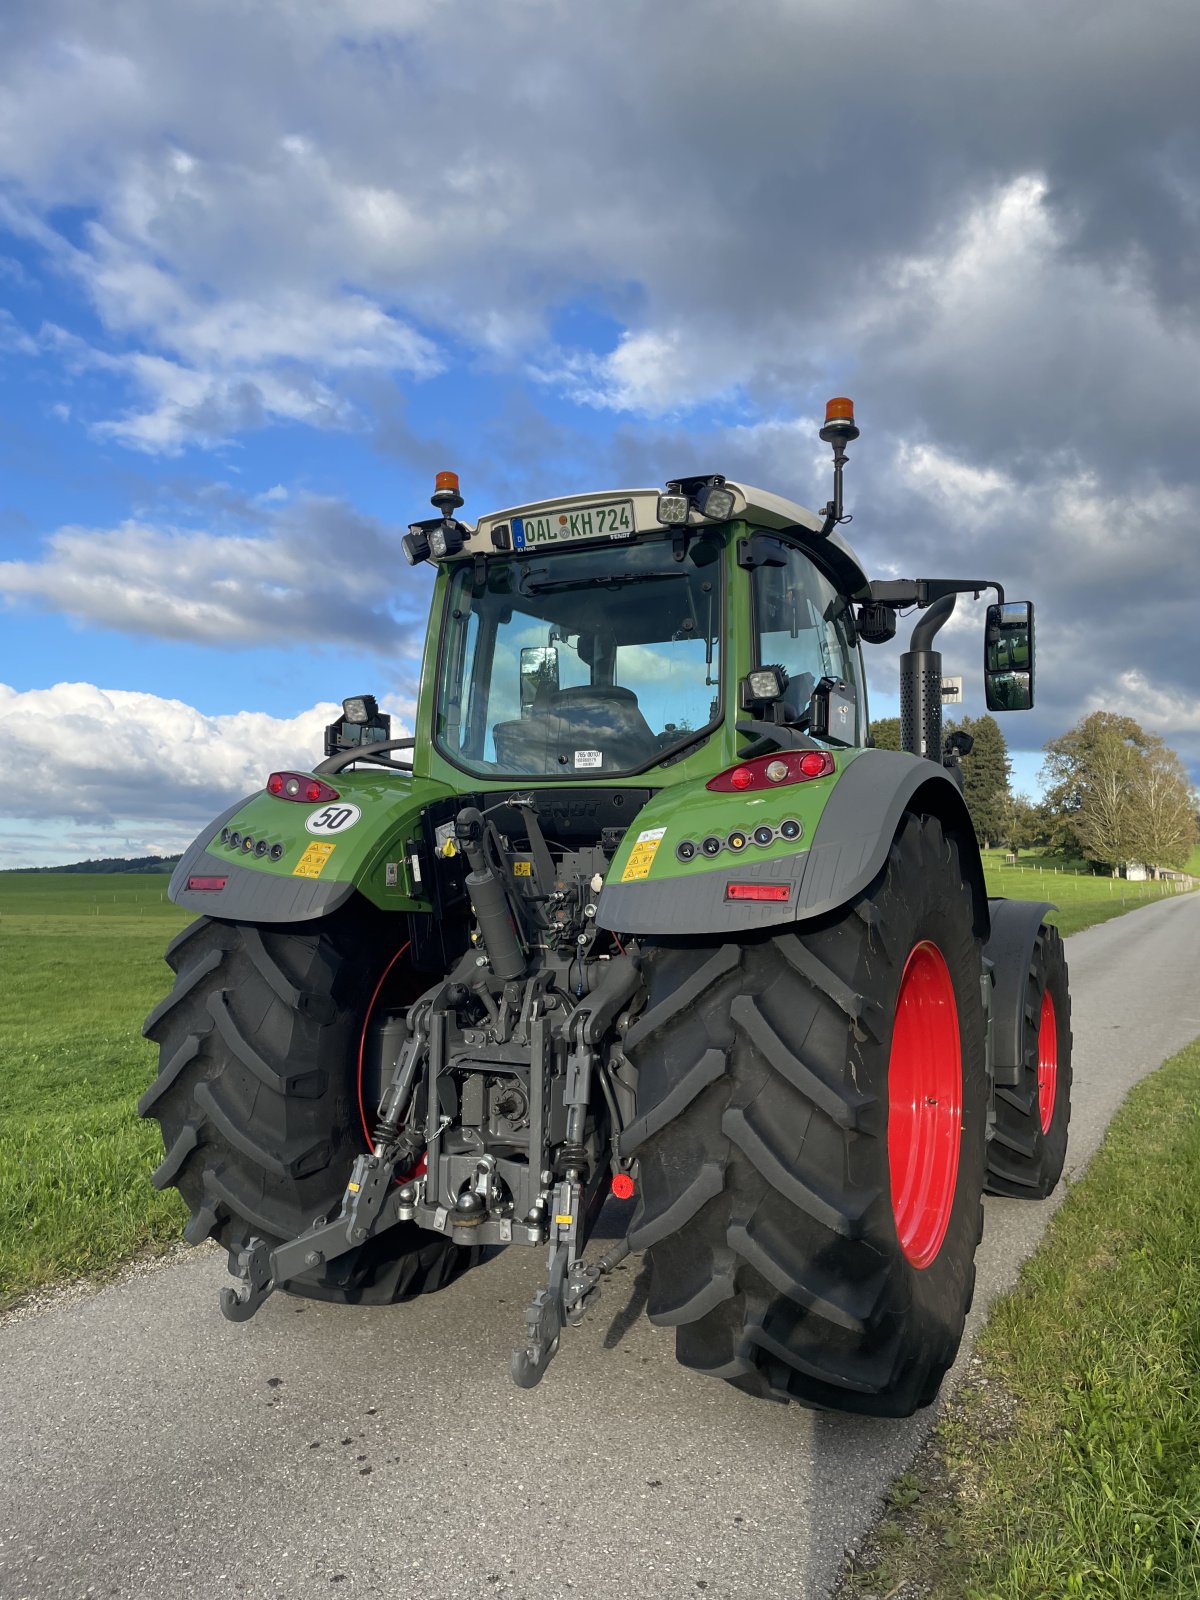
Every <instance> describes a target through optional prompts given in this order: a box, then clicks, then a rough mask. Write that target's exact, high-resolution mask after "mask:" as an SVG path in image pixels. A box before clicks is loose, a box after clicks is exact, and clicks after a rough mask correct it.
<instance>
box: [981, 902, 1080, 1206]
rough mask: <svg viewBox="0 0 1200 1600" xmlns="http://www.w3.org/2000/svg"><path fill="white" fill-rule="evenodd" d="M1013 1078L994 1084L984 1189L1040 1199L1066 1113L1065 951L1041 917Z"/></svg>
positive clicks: (1053, 1180) (1062, 1146)
mask: <svg viewBox="0 0 1200 1600" xmlns="http://www.w3.org/2000/svg"><path fill="white" fill-rule="evenodd" d="M997 1076H999V1074H997ZM1016 1078H1017V1081H1016V1082H1015V1083H1012V1084H1005V1083H998V1084H997V1088H996V1122H995V1127H994V1128H993V1130H992V1139H991V1143H990V1144H989V1145H988V1179H987V1187H988V1192H989V1193H990V1194H1005V1195H1010V1196H1012V1197H1013V1198H1014V1199H1017V1200H1044V1199H1046V1197H1047V1196H1048V1195H1050V1194H1051V1193H1053V1191H1054V1187H1055V1185H1056V1184H1057V1183H1058V1180H1059V1179H1060V1178H1061V1177H1062V1170H1063V1162H1064V1161H1065V1160H1066V1156H1067V1125H1068V1123H1069V1122H1070V1120H1071V991H1070V989H1069V987H1068V984H1067V958H1066V954H1065V952H1064V950H1063V942H1062V938H1061V936H1060V934H1059V931H1058V929H1057V928H1052V927H1050V926H1049V924H1048V923H1045V922H1044V923H1043V924H1042V925H1041V927H1040V928H1039V929H1038V931H1037V938H1036V940H1035V941H1034V946H1033V955H1032V957H1031V958H1030V962H1029V975H1028V977H1027V979H1026V981H1025V999H1024V1002H1023V1009H1022V1039H1021V1064H1020V1067H1019V1068H1018V1069H1017V1073H1016Z"/></svg>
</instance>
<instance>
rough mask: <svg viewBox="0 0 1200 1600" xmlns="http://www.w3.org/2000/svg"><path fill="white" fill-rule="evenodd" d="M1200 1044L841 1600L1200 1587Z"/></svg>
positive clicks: (895, 1501) (1079, 1210)
mask: <svg viewBox="0 0 1200 1600" xmlns="http://www.w3.org/2000/svg"><path fill="white" fill-rule="evenodd" d="M1197 1238H1200V1041H1198V1042H1197V1043H1195V1044H1192V1045H1190V1046H1189V1047H1188V1048H1187V1049H1186V1050H1184V1051H1182V1052H1181V1053H1180V1054H1179V1055H1177V1056H1175V1057H1173V1058H1172V1060H1170V1061H1169V1062H1168V1063H1167V1064H1166V1065H1165V1066H1164V1067H1162V1068H1161V1069H1160V1070H1159V1071H1158V1072H1156V1073H1155V1074H1154V1075H1153V1076H1152V1077H1150V1078H1148V1079H1146V1080H1145V1081H1144V1082H1143V1083H1141V1084H1139V1085H1138V1087H1137V1088H1135V1089H1134V1090H1133V1092H1132V1094H1131V1095H1130V1097H1129V1100H1128V1101H1127V1103H1126V1104H1125V1106H1124V1107H1123V1108H1122V1109H1121V1110H1120V1111H1119V1112H1118V1114H1117V1116H1116V1118H1115V1119H1114V1120H1113V1123H1112V1126H1111V1127H1110V1129H1109V1131H1108V1134H1107V1136H1106V1137H1105V1140H1104V1143H1103V1145H1102V1146H1101V1149H1100V1151H1099V1152H1098V1154H1097V1155H1096V1156H1095V1158H1094V1159H1093V1161H1092V1163H1091V1165H1090V1166H1089V1167H1088V1169H1087V1172H1086V1174H1085V1176H1084V1177H1083V1179H1082V1180H1081V1181H1080V1182H1079V1183H1077V1184H1076V1185H1074V1186H1073V1187H1072V1189H1071V1191H1070V1193H1069V1194H1068V1196H1067V1198H1066V1200H1065V1202H1064V1203H1063V1205H1062V1207H1061V1209H1060V1210H1059V1211H1058V1213H1057V1214H1056V1216H1055V1217H1054V1219H1053V1221H1052V1222H1051V1224H1050V1229H1049V1231H1048V1233H1047V1236H1046V1239H1045V1241H1044V1243H1043V1245H1042V1246H1041V1248H1040V1249H1039V1250H1038V1252H1037V1253H1036V1254H1035V1255H1034V1256H1032V1257H1031V1258H1030V1260H1029V1261H1027V1262H1026V1263H1025V1265H1024V1267H1023V1268H1022V1271H1021V1276H1020V1280H1019V1282H1018V1285H1017V1287H1016V1288H1015V1289H1014V1290H1013V1292H1012V1293H1011V1294H1009V1295H1007V1296H1005V1297H1004V1298H1003V1299H1002V1300H1000V1301H998V1302H997V1304H996V1306H995V1307H994V1308H993V1310H992V1313H991V1316H990V1318H989V1321H988V1324H987V1327H986V1328H985V1330H984V1332H983V1334H982V1335H981V1337H980V1339H979V1342H978V1349H977V1360H976V1362H975V1374H974V1381H973V1382H969V1383H968V1384H967V1385H965V1386H964V1387H963V1388H962V1389H961V1390H960V1391H959V1393H958V1394H957V1395H956V1396H955V1397H954V1398H953V1399H952V1401H951V1402H950V1404H949V1405H948V1407H947V1411H946V1415H945V1417H944V1419H943V1420H942V1422H941V1423H940V1424H939V1426H938V1428H937V1430H936V1432H935V1434H934V1436H933V1439H932V1440H931V1443H930V1444H929V1446H928V1447H927V1448H926V1450H925V1451H924V1452H923V1454H922V1456H921V1457H920V1458H919V1460H918V1462H917V1463H916V1465H915V1466H914V1468H913V1470H912V1471H911V1472H909V1473H906V1474H905V1475H904V1477H903V1478H902V1479H900V1480H899V1482H898V1483H897V1484H896V1486H895V1487H894V1489H893V1492H892V1502H891V1508H890V1512H889V1515H888V1516H887V1517H886V1518H885V1520H884V1522H883V1524H882V1525H881V1526H880V1528H879V1529H878V1530H877V1532H876V1535H875V1536H874V1538H873V1540H872V1541H871V1546H870V1549H869V1551H868V1552H867V1553H866V1555H865V1556H863V1557H860V1558H859V1560H858V1562H857V1564H856V1567H855V1570H853V1571H851V1572H850V1573H848V1574H847V1575H846V1577H845V1579H844V1580H843V1584H842V1586H841V1587H840V1589H839V1590H838V1595H839V1600H852V1597H853V1600H865V1597H866V1596H868V1595H870V1596H878V1597H882V1596H885V1595H889V1594H890V1595H892V1596H894V1597H895V1600H901V1597H908V1596H918V1595H919V1596H923V1597H924V1596H928V1597H929V1600H1063V1597H1064V1596H1076V1595H1078V1596H1085V1597H1087V1600H1151V1597H1155V1600H1163V1597H1167V1596H1170V1597H1172V1600H1181V1597H1182V1596H1185V1595H1198V1594H1200V1252H1197V1249H1196V1240H1197Z"/></svg>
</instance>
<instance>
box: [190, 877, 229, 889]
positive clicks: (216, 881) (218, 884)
mask: <svg viewBox="0 0 1200 1600" xmlns="http://www.w3.org/2000/svg"><path fill="white" fill-rule="evenodd" d="M228 882H229V879H228V878H189V879H188V888H189V889H223V888H224V887H225V885H226V884H227V883H228Z"/></svg>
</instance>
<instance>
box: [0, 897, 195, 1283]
mask: <svg viewBox="0 0 1200 1600" xmlns="http://www.w3.org/2000/svg"><path fill="white" fill-rule="evenodd" d="M167 882H168V880H167V878H166V877H165V876H162V877H160V876H158V875H157V874H156V875H153V876H140V875H138V876H132V875H131V876H125V875H114V876H104V877H100V876H97V877H91V876H85V875H83V874H74V873H69V874H68V873H63V874H55V873H47V874H44V875H43V874H40V873H39V874H36V875H33V874H30V875H26V874H18V873H0V971H3V973H4V982H3V984H2V985H0V1059H2V1060H3V1062H4V1070H3V1073H2V1074H0V1307H3V1306H5V1305H8V1304H11V1303H12V1302H13V1301H15V1300H17V1299H18V1298H20V1297H21V1296H22V1295H25V1294H27V1293H28V1292H29V1291H30V1290H32V1289H36V1288H38V1287H39V1286H40V1285H42V1284H46V1283H50V1282H52V1281H54V1280H55V1279H59V1278H65V1277H72V1276H75V1275H77V1274H83V1273H94V1272H99V1271H103V1270H104V1269H106V1268H109V1267H111V1266H112V1265H113V1264H114V1263H116V1262H118V1261H121V1260H123V1259H125V1258H127V1257H129V1256H132V1255H135V1254H137V1253H138V1252H139V1251H142V1250H145V1249H147V1248H153V1247H161V1246H162V1245H164V1244H166V1243H168V1242H170V1241H172V1240H174V1239H177V1238H178V1237H179V1234H180V1229H181V1226H182V1223H183V1222H184V1221H185V1220H186V1216H185V1212H184V1207H183V1205H182V1202H181V1201H180V1200H179V1197H178V1195H176V1194H175V1193H174V1191H170V1192H168V1193H167V1194H161V1195H160V1194H157V1193H156V1192H155V1191H154V1190H153V1189H152V1188H151V1187H150V1184H149V1182H148V1175H149V1173H150V1171H151V1169H152V1168H153V1166H154V1165H155V1163H156V1162H157V1160H158V1159H159V1155H158V1152H159V1151H160V1149H161V1146H160V1142H159V1135H158V1126H157V1124H156V1123H150V1124H147V1123H143V1122H141V1121H139V1120H138V1118H137V1117H136V1116H135V1114H134V1105H135V1103H136V1101H137V1098H138V1096H139V1095H140V1094H141V1092H142V1090H143V1089H144V1088H145V1087H146V1085H147V1084H148V1083H149V1082H150V1080H151V1078H152V1077H153V1075H154V1070H155V1064H156V1063H155V1051H154V1049H153V1047H152V1046H150V1045H149V1044H147V1043H146V1042H145V1041H144V1040H143V1039H142V1038H141V1023H142V1018H143V1017H144V1016H145V1014H146V1013H147V1012H148V1011H149V1010H150V1008H151V1007H152V1006H153V1005H154V1004H155V1003H156V1002H157V1001H158V1000H159V999H161V997H162V995H163V994H164V993H165V991H166V989H167V987H168V986H169V980H170V976H171V974H170V972H169V971H168V969H167V967H166V966H164V964H163V959H162V956H163V950H164V949H165V948H166V946H167V944H168V942H169V941H170V939H171V938H172V937H173V935H174V934H175V933H176V932H177V931H178V930H179V929H180V928H182V927H183V926H184V925H185V923H186V922H187V921H188V920H189V918H188V916H187V915H186V914H185V913H184V912H182V911H180V910H179V909H178V908H177V907H176V906H173V905H171V903H170V902H169V901H168V900H167V898H166V887H167Z"/></svg>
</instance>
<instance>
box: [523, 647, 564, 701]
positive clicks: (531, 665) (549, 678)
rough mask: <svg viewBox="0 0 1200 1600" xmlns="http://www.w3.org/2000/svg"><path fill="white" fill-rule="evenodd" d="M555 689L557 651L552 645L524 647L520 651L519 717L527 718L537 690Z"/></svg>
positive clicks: (556, 686)
mask: <svg viewBox="0 0 1200 1600" xmlns="http://www.w3.org/2000/svg"><path fill="white" fill-rule="evenodd" d="M557 688H558V651H557V649H556V648H555V647H554V645H552V644H550V645H546V644H530V645H525V646H524V647H523V648H522V650H521V715H522V716H528V714H529V712H530V711H531V710H532V709H533V702H534V701H535V700H536V699H537V697H538V691H539V690H541V689H557Z"/></svg>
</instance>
